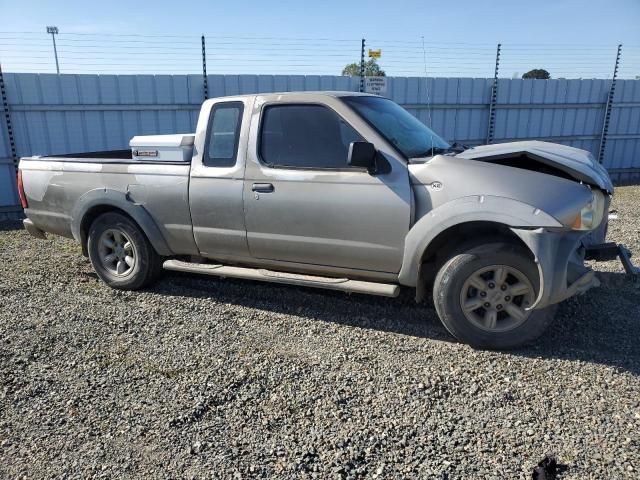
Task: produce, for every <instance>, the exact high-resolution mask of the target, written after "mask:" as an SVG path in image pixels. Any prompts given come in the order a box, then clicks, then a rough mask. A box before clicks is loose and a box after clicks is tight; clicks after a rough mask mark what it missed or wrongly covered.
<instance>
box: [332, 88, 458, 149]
mask: <svg viewBox="0 0 640 480" xmlns="http://www.w3.org/2000/svg"><path fill="white" fill-rule="evenodd" d="M342 100H343V101H344V102H345V103H347V105H349V106H350V107H351V108H353V109H354V110H355V111H356V112H357V113H359V114H360V115H361V116H362V117H363V118H364V119H365V120H366V121H367V122H368V123H369V124H370V125H371V126H373V127H374V128H375V129H376V130H378V132H380V134H381V135H382V136H384V137H385V138H386V139H387V140H388V141H389V142H391V143H392V144H393V145H395V147H396V148H397V149H398V150H400V151H401V152H402V153H403V154H404V155H405V156H406V157H407V158H416V157H426V156H429V155H431V154H432V152H433V153H434V154H437V153H442V151H443V150H447V149H449V148H450V145H449V144H448V143H447V142H445V141H444V140H443V139H442V138H440V137H439V136H438V135H437V134H436V133H434V132H433V130H431V129H430V128H428V127H427V126H426V125H424V124H423V123H422V122H421V121H420V120H418V119H417V118H416V117H414V116H413V115H411V114H410V113H409V112H407V111H406V110H405V109H404V108H402V107H401V106H400V105H398V104H397V103H395V102H393V101H391V100H389V99H386V98H382V97H373V96H354V97H342Z"/></svg>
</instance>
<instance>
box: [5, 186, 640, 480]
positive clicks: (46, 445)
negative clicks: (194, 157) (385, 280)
mask: <svg viewBox="0 0 640 480" xmlns="http://www.w3.org/2000/svg"><path fill="white" fill-rule="evenodd" d="M613 208H615V209H617V210H618V214H619V216H620V218H619V220H617V221H615V222H614V223H613V224H612V225H611V228H610V232H611V234H610V237H611V239H613V240H616V241H621V242H624V243H626V244H627V245H628V246H629V247H630V248H631V249H632V250H635V251H636V252H637V253H638V255H639V256H640V219H639V217H638V211H639V209H640V187H624V188H620V189H618V192H617V197H616V200H615V202H614V205H613ZM1 230H2V231H0V342H1V343H0V371H1V374H0V381H1V388H0V476H1V477H5V478H19V477H24V478H41V477H54V476H55V477H75V478H86V477H92V476H95V477H123V478H127V477H128V478H139V477H142V476H149V477H157V478H168V477H171V478H176V477H181V478H192V477H198V478H199V477H205V476H207V477H214V478H248V477H277V478H293V477H303V478H304V477H317V478H322V479H325V478H361V477H367V478H398V477H404V478H442V479H445V478H450V479H453V478H495V479H506V478H531V471H532V468H533V466H534V465H535V463H537V462H538V461H539V460H540V459H541V458H542V457H543V456H544V454H545V453H547V452H554V453H555V454H556V455H557V456H558V458H559V461H560V462H561V463H562V464H563V465H564V467H563V469H564V473H562V475H561V478H573V479H604V478H606V479H614V478H639V477H640V289H639V287H640V284H638V283H634V282H633V281H631V280H630V279H628V278H626V277H624V276H623V275H622V274H621V272H622V269H621V267H620V266H619V265H618V264H617V263H614V262H610V263H603V264H599V265H598V266H597V268H598V270H601V271H602V273H601V279H602V280H603V286H602V287H601V288H599V289H596V290H592V291H591V292H590V293H589V294H588V296H583V297H580V298H578V299H572V300H569V301H568V302H565V303H564V304H563V305H562V306H561V308H560V310H559V314H558V320H557V321H556V322H555V324H554V325H553V326H552V328H551V329H550V330H549V332H548V334H547V335H546V336H545V337H544V338H543V339H542V340H540V341H539V343H538V344H536V345H534V346H532V347H529V348H527V349H524V350H520V351H516V352H511V353H498V352H482V351H475V350H473V349H471V348H469V347H467V346H463V345H459V344H457V343H454V342H453V341H452V340H451V338H450V337H449V335H448V334H447V333H446V331H445V330H444V329H443V327H441V326H440V324H439V321H438V320H437V318H436V316H435V312H434V310H433V308H432V307H431V306H429V305H415V304H414V303H413V300H412V298H411V295H410V293H409V292H405V294H403V295H402V296H401V297H400V298H398V299H393V300H389V299H380V298H373V297H366V296H360V295H352V296H347V295H345V294H342V293H335V292H334V293H332V292H324V291H316V290H311V289H303V288H294V287H287V286H276V285H269V284H260V283H254V282H249V281H232V280H216V279H209V278H202V277H197V276H188V275H179V274H167V275H165V277H164V279H163V280H162V281H161V282H160V283H159V284H158V285H156V286H155V287H154V288H153V289H150V290H148V291H144V292H137V293H130V292H117V291H113V290H110V289H109V288H107V287H106V286H105V285H103V284H101V283H100V282H99V281H98V280H97V278H96V276H95V274H94V273H93V271H92V269H91V266H90V264H89V263H88V261H87V260H86V259H85V258H83V257H82V256H81V253H80V248H79V247H78V246H77V245H75V244H74V243H73V242H71V241H70V240H66V239H62V238H57V237H52V238H51V239H50V240H47V241H41V240H36V239H33V238H31V237H29V236H28V235H27V233H26V232H24V231H23V230H21V229H19V224H17V223H15V222H14V223H8V222H5V223H3V224H2V226H1Z"/></svg>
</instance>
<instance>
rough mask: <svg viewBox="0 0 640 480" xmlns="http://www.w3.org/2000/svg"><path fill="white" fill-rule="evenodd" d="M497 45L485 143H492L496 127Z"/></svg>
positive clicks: (499, 46) (498, 49)
mask: <svg viewBox="0 0 640 480" xmlns="http://www.w3.org/2000/svg"><path fill="white" fill-rule="evenodd" d="M501 47H502V45H501V44H500V43H499V44H498V47H497V48H496V69H495V72H494V74H493V85H492V86H491V103H490V104H489V128H488V129H487V143H491V142H493V135H494V133H495V126H496V102H497V100H498V72H499V70H500V48H501Z"/></svg>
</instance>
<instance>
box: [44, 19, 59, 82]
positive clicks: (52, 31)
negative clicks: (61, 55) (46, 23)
mask: <svg viewBox="0 0 640 480" xmlns="http://www.w3.org/2000/svg"><path fill="white" fill-rule="evenodd" d="M47 33H50V34H51V38H52V39H53V54H54V55H55V57H56V73H57V74H58V75H60V65H58V49H57V48H56V35H57V34H58V27H53V26H51V27H47Z"/></svg>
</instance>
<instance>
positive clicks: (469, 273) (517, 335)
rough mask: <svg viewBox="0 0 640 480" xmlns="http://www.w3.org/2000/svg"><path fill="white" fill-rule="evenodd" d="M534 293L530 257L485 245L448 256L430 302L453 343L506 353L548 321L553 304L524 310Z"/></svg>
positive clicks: (536, 280)
mask: <svg viewBox="0 0 640 480" xmlns="http://www.w3.org/2000/svg"><path fill="white" fill-rule="evenodd" d="M538 291H539V275H538V269H537V267H536V265H535V263H534V262H533V260H532V259H531V257H530V255H528V254H527V252H526V251H525V250H524V249H522V248H520V247H517V246H514V245H511V244H508V243H491V244H487V245H483V246H480V247H475V248H471V249H469V250H467V251H464V252H461V253H458V254H456V255H454V256H453V257H452V258H450V259H449V260H448V261H447V262H446V263H445V264H444V265H443V266H442V268H441V269H440V271H439V272H438V274H437V276H436V279H435V282H434V287H433V300H434V304H435V307H436V311H437V312H438V316H439V317H440V320H441V321H442V323H443V324H444V326H445V327H446V328H447V330H448V331H449V332H450V333H451V334H452V335H453V336H454V337H456V338H457V339H458V340H460V341H462V342H464V343H468V344H470V345H472V346H474V347H479V348H491V349H508V348H515V347H518V346H521V345H525V344H527V343H530V342H532V341H533V340H535V339H536V338H538V337H539V336H540V335H541V334H542V333H543V332H544V330H545V329H546V328H547V327H548V325H549V324H550V323H551V321H552V320H553V315H554V313H555V308H554V307H553V306H552V307H548V308H544V309H539V310H528V307H529V306H531V305H532V304H533V302H534V301H535V299H536V297H537V295H538Z"/></svg>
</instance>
